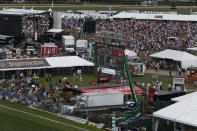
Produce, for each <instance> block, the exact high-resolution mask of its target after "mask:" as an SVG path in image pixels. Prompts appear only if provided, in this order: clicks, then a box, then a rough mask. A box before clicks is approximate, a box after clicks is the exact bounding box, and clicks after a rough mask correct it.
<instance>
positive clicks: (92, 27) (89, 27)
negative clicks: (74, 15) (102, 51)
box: [84, 20, 96, 33]
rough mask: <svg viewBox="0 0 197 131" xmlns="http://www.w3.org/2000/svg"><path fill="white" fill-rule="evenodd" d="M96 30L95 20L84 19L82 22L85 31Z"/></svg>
mask: <svg viewBox="0 0 197 131" xmlns="http://www.w3.org/2000/svg"><path fill="white" fill-rule="evenodd" d="M95 31H96V21H92V20H91V21H90V20H88V21H85V23H84V32H85V33H95Z"/></svg>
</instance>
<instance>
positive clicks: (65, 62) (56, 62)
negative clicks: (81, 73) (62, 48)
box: [46, 56, 94, 68]
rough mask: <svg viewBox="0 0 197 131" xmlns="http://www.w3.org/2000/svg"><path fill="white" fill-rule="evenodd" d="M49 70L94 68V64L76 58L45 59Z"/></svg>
mask: <svg viewBox="0 0 197 131" xmlns="http://www.w3.org/2000/svg"><path fill="white" fill-rule="evenodd" d="M46 60H47V61H48V63H49V64H50V67H51V68H57V67H77V66H94V63H92V62H89V61H87V60H84V59H82V58H80V57H78V56H63V57H49V58H46Z"/></svg>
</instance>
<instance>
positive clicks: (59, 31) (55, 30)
mask: <svg viewBox="0 0 197 131" xmlns="http://www.w3.org/2000/svg"><path fill="white" fill-rule="evenodd" d="M62 31H63V29H50V30H48V31H47V32H50V33H61V32H62Z"/></svg>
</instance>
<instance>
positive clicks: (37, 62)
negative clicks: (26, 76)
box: [0, 59, 50, 70]
mask: <svg viewBox="0 0 197 131" xmlns="http://www.w3.org/2000/svg"><path fill="white" fill-rule="evenodd" d="M49 66H50V65H49V63H48V62H47V61H46V59H19V60H4V61H0V70H2V69H4V70H5V69H8V70H9V69H13V68H22V69H25V68H27V69H28V68H36V67H49Z"/></svg>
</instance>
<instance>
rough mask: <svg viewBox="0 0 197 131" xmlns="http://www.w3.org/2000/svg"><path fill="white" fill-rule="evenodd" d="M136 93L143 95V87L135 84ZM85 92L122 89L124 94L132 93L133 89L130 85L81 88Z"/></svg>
mask: <svg viewBox="0 0 197 131" xmlns="http://www.w3.org/2000/svg"><path fill="white" fill-rule="evenodd" d="M134 88H135V91H136V94H138V95H141V94H144V90H142V89H141V88H139V87H137V86H134ZM81 90H82V91H83V92H85V93H96V92H105V91H108V92H110V91H112V92H113V91H120V92H123V93H124V95H131V89H130V87H129V86H120V87H110V88H107V87H106V88H92V89H91V88H90V89H81Z"/></svg>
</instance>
